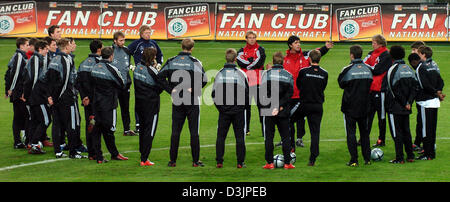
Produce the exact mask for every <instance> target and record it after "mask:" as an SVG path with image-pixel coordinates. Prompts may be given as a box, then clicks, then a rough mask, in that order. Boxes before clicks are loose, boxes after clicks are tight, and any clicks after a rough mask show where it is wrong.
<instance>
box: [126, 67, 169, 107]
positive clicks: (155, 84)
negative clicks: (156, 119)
mask: <svg viewBox="0 0 450 202" xmlns="http://www.w3.org/2000/svg"><path fill="white" fill-rule="evenodd" d="M157 75H158V70H157V69H156V68H155V67H153V66H148V67H147V66H145V65H143V64H141V63H139V64H138V65H137V66H136V69H135V70H134V73H133V79H134V95H135V97H136V100H135V102H136V109H140V108H146V107H151V108H152V111H153V112H154V113H158V112H159V106H160V96H159V95H160V94H161V93H162V91H163V88H162V85H161V84H160V83H159V81H158V76H157Z"/></svg>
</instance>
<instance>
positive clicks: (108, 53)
mask: <svg viewBox="0 0 450 202" xmlns="http://www.w3.org/2000/svg"><path fill="white" fill-rule="evenodd" d="M113 53H114V50H113V49H112V48H111V47H105V48H103V49H102V51H101V54H102V60H100V61H99V63H97V64H96V65H94V67H93V68H92V69H91V77H92V88H93V95H94V99H93V101H92V107H93V109H94V114H95V118H94V120H95V126H94V128H93V130H92V133H91V135H92V146H93V149H94V155H95V159H96V160H97V163H105V162H107V161H106V160H105V159H104V158H103V154H102V150H101V135H102V134H103V138H104V139H108V141H105V143H106V147H107V149H108V151H109V153H111V159H112V160H128V158H127V157H124V156H123V155H122V154H120V153H119V151H118V150H117V147H116V143H115V137H114V132H115V131H116V122H117V112H116V108H117V100H118V98H117V96H118V95H117V94H118V91H119V90H122V89H123V88H125V80H124V79H123V78H122V76H121V74H120V71H119V70H118V69H117V68H116V67H114V66H113V65H111V61H112V59H113V56H114V54H113Z"/></svg>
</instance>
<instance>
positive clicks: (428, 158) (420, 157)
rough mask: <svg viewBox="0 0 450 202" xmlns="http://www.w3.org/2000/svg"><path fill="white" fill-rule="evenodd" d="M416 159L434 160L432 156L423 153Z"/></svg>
mask: <svg viewBox="0 0 450 202" xmlns="http://www.w3.org/2000/svg"><path fill="white" fill-rule="evenodd" d="M416 160H423V161H428V160H433V159H432V158H430V157H428V156H425V155H422V156H419V157H417V158H416Z"/></svg>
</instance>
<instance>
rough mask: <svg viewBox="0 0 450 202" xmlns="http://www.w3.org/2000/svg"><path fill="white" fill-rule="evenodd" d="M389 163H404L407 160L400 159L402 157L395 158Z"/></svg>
mask: <svg viewBox="0 0 450 202" xmlns="http://www.w3.org/2000/svg"><path fill="white" fill-rule="evenodd" d="M389 163H393V164H404V163H405V161H404V160H400V159H393V160H390V161H389Z"/></svg>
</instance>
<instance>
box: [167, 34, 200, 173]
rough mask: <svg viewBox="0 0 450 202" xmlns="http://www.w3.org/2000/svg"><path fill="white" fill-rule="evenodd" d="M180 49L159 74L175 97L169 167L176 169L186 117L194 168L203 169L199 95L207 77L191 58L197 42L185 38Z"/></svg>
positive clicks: (196, 60) (173, 100)
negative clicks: (200, 167)
mask: <svg viewBox="0 0 450 202" xmlns="http://www.w3.org/2000/svg"><path fill="white" fill-rule="evenodd" d="M181 47H182V49H183V51H182V52H180V53H179V54H178V55H177V56H175V57H172V58H170V59H169V60H168V61H167V62H166V64H165V65H164V66H163V68H162V69H161V71H160V72H159V73H158V77H159V80H160V82H161V83H162V84H163V87H164V90H166V91H167V92H168V93H170V94H171V97H172V135H171V138H170V161H169V164H168V166H169V167H175V166H176V160H177V157H178V145H179V142H180V133H181V129H182V128H183V125H184V121H185V119H186V117H187V119H188V123H189V131H190V133H191V152H192V161H193V166H194V167H198V166H204V165H203V163H202V162H201V161H199V156H200V140H199V129H200V128H199V127H200V96H201V93H202V88H203V87H204V86H205V85H206V83H207V77H206V74H205V71H204V70H203V66H202V63H201V62H200V61H199V60H198V59H196V58H195V57H193V56H192V55H191V53H192V48H193V47H194V40H192V39H190V38H187V39H184V40H183V41H182V42H181Z"/></svg>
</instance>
